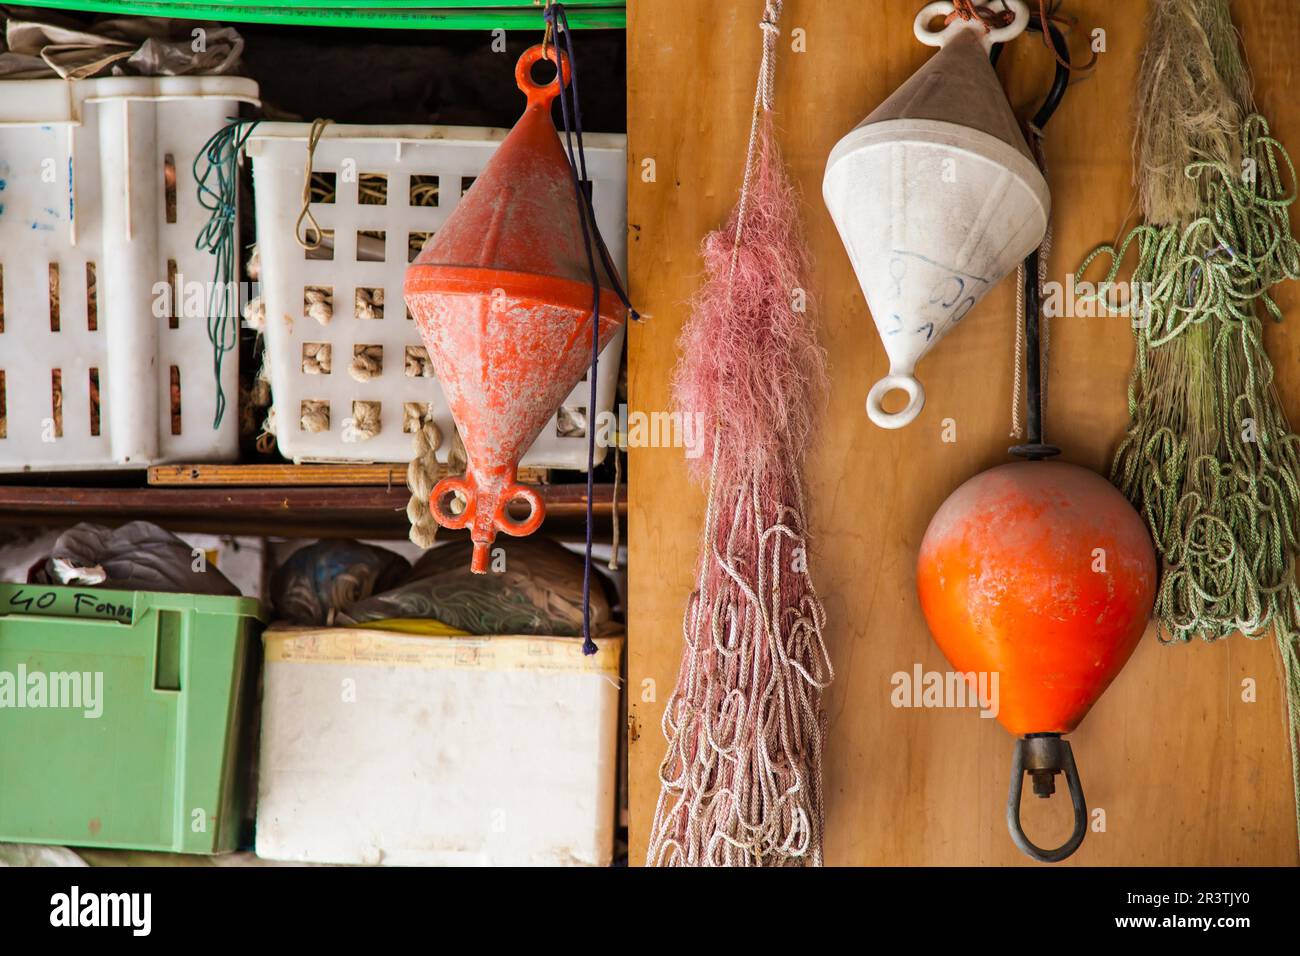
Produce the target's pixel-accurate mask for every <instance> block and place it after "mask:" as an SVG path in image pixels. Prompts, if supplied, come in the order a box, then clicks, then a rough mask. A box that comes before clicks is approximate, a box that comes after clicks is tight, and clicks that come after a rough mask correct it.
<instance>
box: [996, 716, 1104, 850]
mask: <svg viewBox="0 0 1300 956" xmlns="http://www.w3.org/2000/svg"><path fill="white" fill-rule="evenodd" d="M1026 773H1028V774H1029V775H1030V776H1031V777H1032V778H1033V781H1034V795H1035V796H1039V797H1050V796H1051V795H1052V793H1053V792H1055V790H1056V782H1055V779H1054V778H1055V776H1056V774H1058V773H1064V774H1065V779H1066V782H1067V783H1068V784H1069V787H1070V803H1071V805H1072V806H1073V808H1074V832H1073V833H1071V834H1070V838H1069V839H1068V840H1066V841H1065V842H1064V843H1063V844H1061V845H1060V846H1058V847H1057V848H1056V849H1055V850H1044V849H1043V848H1041V847H1039V846H1037V845H1036V844H1034V843H1033V842H1032V841H1031V840H1030V839H1029V838H1028V837H1027V836H1025V831H1024V828H1023V827H1022V826H1021V825H1020V791H1021V788H1022V785H1023V783H1024V778H1025V774H1026ZM1007 829H1008V830H1009V831H1011V839H1012V840H1013V841H1015V844H1016V846H1018V847H1019V848H1020V850H1021V852H1022V853H1024V854H1025V856H1028V857H1030V858H1031V859H1034V860H1037V861H1038V862H1039V863H1060V862H1061V861H1062V860H1064V859H1065V858H1066V857H1068V856H1069V855H1070V854H1072V853H1073V852H1074V851H1075V850H1077V849H1079V845H1080V844H1081V843H1083V838H1084V836H1085V835H1086V834H1087V832H1088V806H1087V804H1086V803H1085V802H1084V799H1083V784H1082V783H1080V782H1079V770H1078V768H1077V767H1075V765H1074V752H1073V751H1072V750H1071V749H1070V744H1069V742H1068V741H1065V740H1062V739H1061V735H1060V734H1031V735H1030V736H1028V737H1022V738H1021V739H1019V740H1017V741H1016V749H1015V752H1014V753H1013V754H1012V755H1011V790H1010V791H1009V792H1008V794H1007Z"/></svg>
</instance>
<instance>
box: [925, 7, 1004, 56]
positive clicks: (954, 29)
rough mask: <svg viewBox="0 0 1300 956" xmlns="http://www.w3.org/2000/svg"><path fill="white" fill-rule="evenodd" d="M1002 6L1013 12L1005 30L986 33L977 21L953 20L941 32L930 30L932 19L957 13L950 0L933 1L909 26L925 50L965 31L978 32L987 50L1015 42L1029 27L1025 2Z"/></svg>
mask: <svg viewBox="0 0 1300 956" xmlns="http://www.w3.org/2000/svg"><path fill="white" fill-rule="evenodd" d="M1005 3H1006V8H1007V9H1009V10H1011V11H1012V12H1014V14H1015V18H1014V19H1013V20H1012V21H1011V22H1010V23H1008V24H1007V25H1006V26H1004V27H998V28H997V29H996V30H989V31H988V32H987V33H985V32H984V24H983V23H982V22H981V21H980V20H962V19H960V18H958V17H954V18H953V20H952V22H950V23H949V24H948V25H947V26H945V27H944V28H943V29H942V30H931V29H930V22H931V21H932V20H934V18H935V17H947V16H951V15H952V14H953V13H955V12H956V7H955V6H953V4H952V3H951V2H950V0H935V2H934V3H927V4H926V5H925V6H924V7H922V8H921V12H920V13H918V14H917V15H916V20H915V21H914V22H913V23H912V32H913V33H915V34H916V38H917V39H918V40H920V41H921V42H922V43H924V44H925V45H926V46H943V45H944V44H945V43H947V42H948V41H949V40H951V39H952V38H953V37H955V36H957V34H959V33H962V32H963V31H965V30H977V31H978V32H979V39H980V42H981V43H983V44H984V49H985V50H989V49H992V47H993V44H995V43H1006V42H1007V41H1008V40H1014V39H1015V38H1016V37H1018V36H1020V34H1022V33H1024V32H1025V27H1027V26H1028V25H1029V7H1028V6H1027V5H1026V4H1025V2H1024V0H1005Z"/></svg>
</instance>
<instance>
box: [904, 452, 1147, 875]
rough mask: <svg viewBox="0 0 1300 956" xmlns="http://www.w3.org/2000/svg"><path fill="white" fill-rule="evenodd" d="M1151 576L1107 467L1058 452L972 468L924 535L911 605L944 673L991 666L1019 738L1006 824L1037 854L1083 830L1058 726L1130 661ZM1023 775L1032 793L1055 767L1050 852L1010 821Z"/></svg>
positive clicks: (1003, 715) (1008, 724) (1071, 845)
mask: <svg viewBox="0 0 1300 956" xmlns="http://www.w3.org/2000/svg"><path fill="white" fill-rule="evenodd" d="M1155 585H1156V559H1155V551H1154V549H1153V548H1152V545H1151V538H1150V536H1149V535H1148V534H1147V530H1146V527H1145V526H1144V525H1143V523H1142V519H1141V518H1140V517H1139V516H1138V514H1137V512H1136V511H1134V510H1133V508H1132V506H1131V505H1130V504H1129V503H1128V501H1127V500H1126V499H1125V498H1124V496H1123V495H1122V494H1120V492H1119V491H1117V490H1116V489H1115V487H1114V486H1113V485H1111V484H1110V483H1109V482H1108V481H1106V480H1105V479H1104V478H1102V477H1101V476H1099V475H1097V474H1094V473H1093V472H1091V471H1088V470H1086V469H1084V468H1079V467H1076V466H1074V465H1068V464H1065V463H1063V462H1055V461H1028V462H1016V463H1013V464H1007V465H1002V466H1000V467H997V468H993V469H990V470H989V471H986V472H983V473H981V474H978V475H976V476H975V477H974V478H972V479H970V480H969V481H967V482H966V483H965V484H963V485H962V486H961V487H960V488H958V489H957V490H956V491H955V492H953V493H952V495H950V496H949V497H948V500H947V501H945V502H944V503H943V505H942V506H941V507H940V508H939V510H938V511H937V512H936V513H935V515H934V518H933V519H931V521H930V526H929V528H928V529H927V530H926V532H925V538H924V540H923V541H922V542H921V553H920V557H919V559H918V561H917V590H918V592H919V594H920V599H921V609H922V611H923V612H924V614H925V619H926V622H927V623H928V624H929V627H930V633H931V634H932V635H933V636H934V639H935V642H936V643H937V644H938V645H939V648H940V649H941V650H942V651H943V653H944V656H945V657H947V659H948V661H949V663H950V664H951V665H952V667H953V668H954V669H955V670H957V671H959V672H961V673H964V674H971V673H975V674H977V675H978V674H992V673H996V674H997V675H998V685H997V686H998V700H997V701H996V705H997V708H998V712H997V717H998V720H999V721H1000V722H1001V723H1002V726H1003V727H1005V728H1006V729H1007V730H1009V731H1010V732H1011V733H1013V734H1016V735H1017V736H1019V737H1020V738H1021V739H1020V740H1018V741H1017V742H1016V751H1015V758H1014V761H1013V765H1012V780H1011V793H1010V795H1009V799H1008V804H1007V823H1008V826H1009V827H1010V829H1011V835H1012V837H1013V839H1015V841H1016V844H1017V845H1018V846H1019V847H1020V848H1021V849H1022V850H1024V851H1025V852H1026V853H1027V854H1029V855H1030V856H1032V857H1034V858H1035V859H1039V860H1043V861H1046V862H1055V861H1057V860H1061V859H1064V858H1065V857H1066V856H1069V854H1070V853H1073V852H1074V850H1075V849H1077V848H1078V846H1079V844H1080V843H1081V842H1082V841H1083V836H1084V833H1085V832H1086V830H1087V810H1086V807H1085V805H1084V802H1083V789H1082V786H1081V784H1080V783H1079V776H1078V771H1077V769H1076V768H1075V765H1074V756H1073V753H1072V752H1071V749H1070V745H1069V743H1067V742H1066V741H1064V740H1062V739H1061V735H1062V734H1067V733H1069V732H1070V731H1072V730H1073V729H1074V728H1075V727H1076V726H1077V725H1078V723H1079V721H1081V720H1082V719H1083V718H1084V716H1085V715H1086V714H1087V713H1088V711H1089V709H1090V708H1091V707H1092V705H1093V704H1094V703H1096V701H1097V698H1098V697H1100V696H1101V694H1102V692H1103V691H1104V690H1105V689H1106V687H1107V686H1108V685H1109V684H1110V682H1111V681H1112V680H1114V678H1115V675H1116V674H1118V673H1119V671H1120V669H1121V668H1122V667H1123V666H1124V664H1125V662H1126V661H1128V659H1129V656H1130V655H1131V654H1132V653H1133V649H1134V648H1135V647H1136V646H1137V642H1138V640H1139V639H1140V638H1141V637H1142V633H1143V631H1144V630H1145V628H1146V624H1147V621H1148V619H1149V618H1150V616H1151V608H1152V604H1153V602H1154V599H1155ZM990 686H991V685H990ZM1025 772H1028V773H1029V774H1030V775H1031V778H1032V780H1033V784H1034V791H1035V793H1036V794H1037V795H1038V796H1041V797H1046V796H1050V795H1051V793H1052V792H1053V791H1054V789H1055V784H1054V777H1055V774H1056V773H1058V772H1064V773H1065V774H1066V779H1067V782H1068V784H1069V788H1070V795H1071V801H1072V803H1073V804H1074V813H1075V830H1074V833H1073V835H1072V836H1071V838H1070V840H1069V841H1068V842H1067V843H1066V844H1065V845H1063V846H1062V847H1059V848H1058V849H1057V850H1052V851H1048V850H1041V849H1039V848H1038V847H1036V846H1034V844H1032V843H1030V842H1029V840H1028V839H1027V838H1026V837H1025V835H1024V832H1023V830H1021V828H1020V822H1019V816H1020V789H1021V782H1022V779H1023V774H1024V773H1025Z"/></svg>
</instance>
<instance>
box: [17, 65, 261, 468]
mask: <svg viewBox="0 0 1300 956" xmlns="http://www.w3.org/2000/svg"><path fill="white" fill-rule="evenodd" d="M256 101H257V84H256V83H254V82H253V81H252V80H247V79H241V78H237V77H107V78H103V79H91V80H80V81H77V82H70V81H65V80H11V81H5V82H0V270H2V271H0V296H2V298H0V310H2V311H0V314H2V315H3V326H2V328H3V331H0V372H2V373H3V387H2V388H0V410H2V412H3V418H4V421H5V430H4V433H3V437H2V438H0V472H14V471H46V470H68V469H79V468H93V469H98V468H105V467H127V468H142V467H144V466H146V465H150V464H154V463H158V462H167V461H220V460H229V459H233V458H234V457H235V456H236V455H237V454H238V450H239V447H238V446H239V435H238V418H239V416H238V413H237V411H236V409H237V407H238V356H237V355H234V354H228V355H227V356H226V361H225V366H224V368H223V370H222V371H223V374H222V386H223V388H224V390H225V394H226V399H227V401H228V403H229V405H228V408H227V412H226V415H225V417H224V419H223V421H222V423H221V427H220V428H219V429H216V430H214V429H213V427H212V420H213V412H214V409H215V407H216V394H215V392H216V382H215V379H214V377H213V372H212V347H211V345H210V343H209V341H208V332H207V322H206V320H205V319H204V317H203V316H186V315H181V316H179V317H177V318H176V319H175V320H174V321H173V319H172V318H171V316H170V315H168V314H164V315H163V316H162V317H161V318H159V317H157V316H156V310H155V300H156V299H157V297H158V292H157V289H156V284H157V283H160V282H166V281H167V280H168V278H169V275H176V276H179V277H182V278H181V280H180V281H184V282H185V283H190V282H201V283H203V289H204V290H206V289H207V284H208V283H209V282H210V281H211V279H212V269H213V262H212V256H211V255H209V254H208V253H207V252H206V251H200V250H197V249H195V247H194V243H195V239H196V238H197V237H198V234H199V231H200V229H201V228H202V227H203V224H204V222H205V221H206V219H207V217H208V212H207V211H206V210H205V209H203V208H202V206H200V205H199V203H198V200H197V198H196V196H195V183H194V178H193V173H192V169H191V167H192V164H193V162H194V157H195V155H196V154H197V153H198V152H199V150H200V149H201V148H202V146H203V144H204V143H205V142H206V141H207V139H208V138H209V137H210V136H211V135H212V134H213V133H215V132H216V131H217V130H219V129H221V127H222V126H223V125H225V123H226V119H227V117H229V116H233V115H235V114H236V112H237V110H238V104H239V103H240V102H256ZM169 170H174V174H175V186H174V189H175V202H174V215H173V216H171V217H169V215H168V210H169V207H171V205H172V204H171V203H169V202H168V201H167V192H168V189H167V186H166V180H165V177H166V175H167V172H168V171H169ZM169 219H170V220H171V221H169ZM92 286H93V287H94V289H95V294H94V295H93V296H92V295H91V294H90V290H91V288H92ZM56 291H57V295H56V294H55V292H56ZM205 301H206V297H205ZM56 302H57V307H56V305H55V303H56ZM173 325H174V326H175V327H173ZM173 379H176V380H177V381H178V385H179V397H180V402H179V405H180V407H179V428H176V427H174V422H175V416H174V414H173V413H174V411H175V409H173V403H172V393H173V390H172V382H173ZM96 388H97V389H98V394H99V404H98V415H95V414H94V413H93V410H92V404H93V403H92V397H91V396H92V392H93V390H95V389H96ZM56 405H58V406H61V427H60V422H59V417H60V416H59V415H58V414H56Z"/></svg>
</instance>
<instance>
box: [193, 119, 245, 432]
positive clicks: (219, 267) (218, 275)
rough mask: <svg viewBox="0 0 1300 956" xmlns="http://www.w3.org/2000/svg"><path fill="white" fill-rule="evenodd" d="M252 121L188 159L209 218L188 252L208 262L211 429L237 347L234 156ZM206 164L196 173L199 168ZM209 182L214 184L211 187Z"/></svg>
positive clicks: (221, 409)
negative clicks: (229, 357)
mask: <svg viewBox="0 0 1300 956" xmlns="http://www.w3.org/2000/svg"><path fill="white" fill-rule="evenodd" d="M257 123H258V121H257V120H240V119H232V120H229V121H228V122H227V123H226V125H225V126H224V127H222V129H221V130H219V131H218V132H217V133H215V134H213V136H212V138H211V139H209V140H208V141H207V142H206V143H204V144H203V148H202V149H200V150H199V154H198V155H197V156H195V157H194V167H193V171H194V181H195V183H197V184H198V199H199V205H201V206H202V207H203V208H204V209H206V210H208V211H209V212H210V213H212V215H211V216H210V217H209V218H208V221H207V222H206V223H204V225H203V229H202V230H201V231H200V232H199V237H198V238H197V239H196V240H195V241H194V248H195V249H201V250H207V251H208V252H210V253H212V255H213V258H214V264H213V274H212V284H211V286H210V287H209V288H208V341H209V342H211V343H212V375H213V377H214V378H215V379H216V387H217V400H216V413H215V415H214V416H213V419H212V427H213V429H214V430H215V429H216V428H218V427H219V426H220V425H221V419H222V417H223V416H224V415H225V413H226V393H225V391H224V389H222V387H221V366H222V364H223V362H224V360H225V356H226V353H227V352H231V351H234V350H235V349H236V348H238V347H239V290H238V279H239V275H238V272H239V262H238V259H237V250H236V248H235V230H236V227H237V226H238V219H239V207H238V201H239V154H240V152H241V151H242V150H243V148H244V144H245V143H246V142H247V141H248V137H249V134H251V133H252V132H253V128H254V127H255V126H257ZM204 163H206V164H207V165H206V166H204V167H203V169H202V170H200V168H199V167H200V166H201V165H202V164H204ZM213 177H215V178H216V185H215V187H214V185H213V184H212V179H213Z"/></svg>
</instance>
